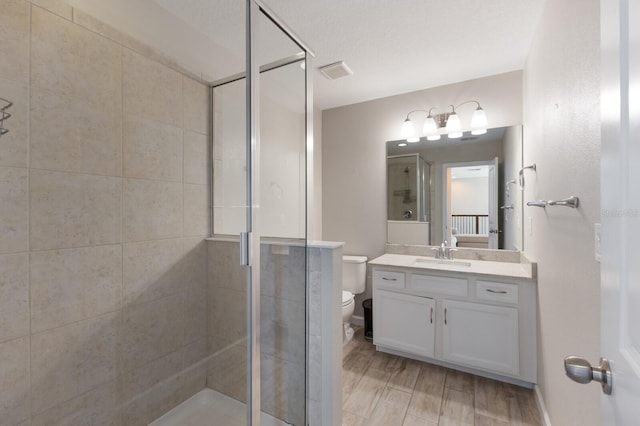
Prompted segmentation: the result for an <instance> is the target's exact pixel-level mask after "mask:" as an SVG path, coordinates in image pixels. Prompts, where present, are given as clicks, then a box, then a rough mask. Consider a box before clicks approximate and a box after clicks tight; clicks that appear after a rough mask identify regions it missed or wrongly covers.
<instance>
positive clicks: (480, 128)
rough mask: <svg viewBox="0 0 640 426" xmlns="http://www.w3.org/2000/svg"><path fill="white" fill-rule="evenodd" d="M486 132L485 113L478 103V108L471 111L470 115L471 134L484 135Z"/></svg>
mask: <svg viewBox="0 0 640 426" xmlns="http://www.w3.org/2000/svg"><path fill="white" fill-rule="evenodd" d="M485 133H487V114H485V112H484V110H483V109H482V108H481V107H480V105H478V108H477V109H476V110H475V111H474V112H473V115H472V116H471V134H472V135H484V134H485Z"/></svg>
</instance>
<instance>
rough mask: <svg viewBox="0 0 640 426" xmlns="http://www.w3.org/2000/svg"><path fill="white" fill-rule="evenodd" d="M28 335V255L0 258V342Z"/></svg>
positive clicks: (12, 255)
mask: <svg viewBox="0 0 640 426" xmlns="http://www.w3.org/2000/svg"><path fill="white" fill-rule="evenodd" d="M28 333H29V255H28V254H26V253H21V254H11V255H4V256H0V342H5V341H7V340H12V339H16V338H18V337H22V336H26V335H27V334H28ZM1 417H2V416H0V418H1Z"/></svg>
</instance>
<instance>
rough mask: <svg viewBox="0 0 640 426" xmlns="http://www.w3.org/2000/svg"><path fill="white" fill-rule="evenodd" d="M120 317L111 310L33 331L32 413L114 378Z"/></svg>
mask: <svg viewBox="0 0 640 426" xmlns="http://www.w3.org/2000/svg"><path fill="white" fill-rule="evenodd" d="M119 321H120V314H119V313H111V314H106V315H103V316H101V317H97V318H93V319H90V320H86V321H82V322H77V323H74V324H71V325H67V326H64V327H59V328H55V329H53V330H49V331H45V332H42V333H37V334H34V335H32V337H31V374H32V396H33V399H32V413H33V414H38V413H41V412H43V411H45V410H47V409H49V408H53V407H55V406H56V405H58V404H61V403H63V402H66V401H69V400H70V399H72V398H75V397H77V396H79V395H81V394H83V393H85V392H87V391H88V390H90V389H92V388H94V387H96V386H98V385H100V384H103V383H107V382H110V381H113V380H115V379H116V364H117V347H118V329H119Z"/></svg>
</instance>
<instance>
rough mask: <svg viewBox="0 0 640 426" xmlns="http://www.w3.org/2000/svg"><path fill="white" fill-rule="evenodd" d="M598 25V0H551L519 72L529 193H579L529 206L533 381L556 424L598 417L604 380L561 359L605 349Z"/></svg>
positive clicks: (582, 422)
mask: <svg viewBox="0 0 640 426" xmlns="http://www.w3.org/2000/svg"><path fill="white" fill-rule="evenodd" d="M576 11H579V18H576V19H567V17H568V16H576V15H575V14H576ZM599 28H600V13H599V2H598V1H597V0H558V1H554V2H547V4H546V7H545V10H544V13H543V15H542V18H541V21H540V24H539V26H538V29H537V34H536V36H535V38H534V41H533V44H532V47H531V52H530V54H529V56H528V59H527V62H526V67H525V70H524V140H525V144H524V162H525V165H526V164H529V163H534V162H535V163H536V164H537V168H538V170H537V172H536V173H527V178H528V179H527V186H526V190H525V193H524V197H525V201H528V200H537V199H559V198H564V197H568V196H570V195H577V196H579V197H580V208H579V209H578V210H572V209H566V208H562V207H555V208H553V207H551V208H547V209H546V210H543V209H540V208H534V207H525V249H526V252H527V254H528V255H530V256H531V257H533V258H534V259H535V260H536V261H538V294H539V308H540V320H539V321H540V322H539V333H540V345H539V346H538V349H539V354H538V355H539V358H538V359H539V372H538V383H539V386H540V389H541V391H542V394H543V396H544V400H545V403H546V405H547V409H548V411H549V413H550V416H551V421H552V423H553V424H554V425H597V424H600V419H599V408H598V407H599V401H600V387H599V386H580V385H576V384H575V383H573V382H571V381H570V380H567V378H566V377H565V376H564V371H563V367H562V360H563V358H564V357H565V356H567V355H571V354H579V355H580V356H585V357H587V358H588V359H590V360H591V361H592V362H596V361H597V360H598V359H599V357H600V355H601V354H600V350H599V347H600V339H599V337H600V301H599V295H600V265H599V263H597V262H596V261H595V260H594V230H593V228H594V223H596V222H598V221H599V220H600V176H599V171H600V103H599V101H600V81H599V75H600V74H599V68H600V66H599V64H600V56H599V55H600V51H599V46H600V30H599ZM529 218H531V220H532V222H533V232H529V230H528V229H527V228H528V221H529Z"/></svg>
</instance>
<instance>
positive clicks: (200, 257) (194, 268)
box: [182, 237, 208, 343]
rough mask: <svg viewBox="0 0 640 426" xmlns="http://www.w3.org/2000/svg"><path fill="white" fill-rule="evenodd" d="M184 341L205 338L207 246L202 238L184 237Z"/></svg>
mask: <svg viewBox="0 0 640 426" xmlns="http://www.w3.org/2000/svg"><path fill="white" fill-rule="evenodd" d="M183 242H184V258H183V263H184V266H185V267H184V273H183V274H184V275H183V277H184V278H183V283H184V284H183V293H182V294H183V303H184V312H185V333H184V342H185V343H187V342H189V343H190V342H193V341H205V340H206V338H207V314H208V309H207V247H206V241H205V240H204V239H203V238H197V237H196V238H184V239H183Z"/></svg>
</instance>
